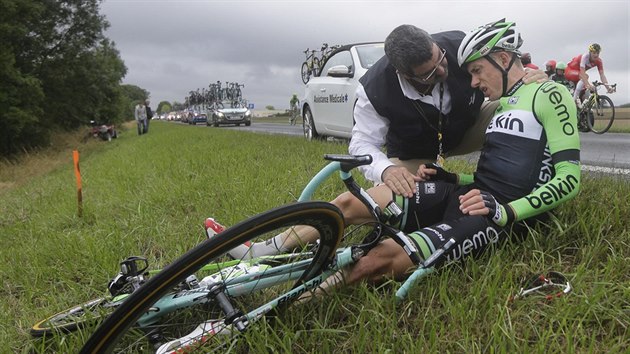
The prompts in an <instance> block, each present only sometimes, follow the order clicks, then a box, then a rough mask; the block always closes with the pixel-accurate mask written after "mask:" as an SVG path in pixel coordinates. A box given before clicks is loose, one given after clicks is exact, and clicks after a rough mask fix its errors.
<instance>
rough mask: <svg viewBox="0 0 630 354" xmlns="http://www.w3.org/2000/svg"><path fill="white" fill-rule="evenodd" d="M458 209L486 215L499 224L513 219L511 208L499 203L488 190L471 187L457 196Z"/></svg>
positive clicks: (471, 213)
mask: <svg viewBox="0 0 630 354" xmlns="http://www.w3.org/2000/svg"><path fill="white" fill-rule="evenodd" d="M459 209H460V210H461V211H462V213H464V214H468V215H488V217H489V218H491V219H492V221H494V223H495V224H497V225H499V226H505V225H507V224H508V222H511V221H513V220H514V215H513V214H512V213H511V209H510V208H509V207H508V208H505V207H504V206H503V205H501V204H499V203H498V202H497V200H496V199H495V198H494V196H493V195H492V194H490V193H488V192H485V191H480V190H479V189H472V190H470V191H469V192H468V193H466V194H464V195H460V196H459Z"/></svg>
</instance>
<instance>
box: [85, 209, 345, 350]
mask: <svg viewBox="0 0 630 354" xmlns="http://www.w3.org/2000/svg"><path fill="white" fill-rule="evenodd" d="M297 225H309V226H312V227H314V228H315V229H317V230H318V231H319V234H320V243H319V246H318V247H317V251H316V253H315V255H314V256H313V258H312V261H310V262H307V263H309V265H308V267H307V268H306V270H304V271H303V272H302V273H301V274H300V275H299V278H298V279H297V280H295V281H290V282H288V284H286V285H287V286H288V285H291V287H290V288H293V287H295V286H296V285H298V284H301V283H302V282H304V281H307V280H309V279H312V278H313V277H315V276H316V275H318V274H319V273H320V272H321V270H322V268H323V267H325V265H327V264H328V263H329V262H331V261H332V260H333V258H334V256H335V251H336V249H337V246H338V244H339V242H340V240H341V237H342V235H343V230H344V221H343V216H342V214H341V212H340V211H339V209H338V208H337V207H335V206H334V205H332V204H330V203H326V202H302V203H295V204H290V205H286V206H283V207H279V208H276V209H273V210H270V211H268V212H265V213H262V214H259V215H257V216H254V217H252V218H250V219H247V220H245V221H243V222H241V223H239V224H237V225H235V226H233V227H231V228H229V229H227V230H225V231H224V232H222V233H220V234H218V235H216V236H215V237H213V238H211V239H209V240H206V241H204V242H203V243H201V244H199V245H198V246H196V247H194V248H193V249H191V250H190V251H188V252H187V253H186V254H184V255H183V256H181V257H180V258H178V259H177V260H175V261H174V262H173V263H171V264H170V265H169V266H167V267H166V268H164V269H163V270H162V271H161V272H160V273H158V274H156V275H155V276H153V277H151V279H150V280H149V281H148V282H147V283H145V284H144V285H143V286H142V287H141V288H140V289H138V290H137V291H135V292H134V293H133V294H131V295H130V296H129V297H128V298H127V299H125V301H124V302H123V303H122V304H121V305H120V306H119V307H118V308H117V309H116V310H115V311H114V312H113V313H112V314H111V315H110V316H109V317H108V318H107V319H106V320H105V321H104V322H103V323H102V324H101V325H100V326H99V327H98V328H97V329H96V331H95V332H94V333H93V334H92V335H91V336H90V338H89V339H88V340H87V342H86V343H85V345H84V346H83V348H82V349H81V353H102V352H111V351H113V350H114V346H115V345H116V344H117V343H118V342H119V341H122V337H123V334H126V333H128V332H132V331H130V328H131V327H132V326H133V325H134V324H135V322H136V321H137V320H138V318H139V317H140V316H141V315H142V314H143V313H145V312H146V311H147V310H149V309H150V308H151V306H152V305H153V304H154V303H155V302H156V301H157V300H158V299H160V298H162V297H163V296H164V295H165V294H167V293H168V292H169V291H170V289H172V288H173V287H174V286H175V285H177V284H178V283H180V282H182V281H183V280H184V279H185V278H186V277H188V276H189V275H191V274H194V273H195V272H197V271H198V270H199V269H200V268H201V267H202V266H204V265H206V264H208V263H209V262H211V261H213V260H219V258H220V257H221V256H222V255H225V254H226V253H227V252H228V251H230V250H232V249H233V248H234V247H236V246H239V245H241V244H243V243H245V242H247V241H250V240H257V239H258V236H260V235H265V234H266V233H269V232H274V233H275V231H278V230H281V229H284V228H287V227H292V226H297ZM289 283H290V284H289ZM290 288H289V289H290ZM257 294H263V295H262V297H266V296H268V295H269V294H267V291H265V292H261V291H258V292H257ZM270 298H273V295H272V296H270V297H268V298H266V299H264V300H262V301H263V303H266V302H267V301H269V299H270ZM296 298H297V297H292V298H288V299H285V300H286V301H285V302H283V303H282V308H284V307H286V306H288V305H290V303H292V302H293V301H294V300H296ZM248 300H249V299H248ZM243 302H245V300H244V301H243ZM247 304H248V306H251V304H250V303H249V302H247ZM257 307H258V306H254V307H252V308H257ZM268 315H271V313H269V314H268ZM207 319H208V318H206V320H207ZM199 323H200V322H199V321H197V322H196V323H195V326H196V325H197V324H199ZM135 332H138V331H135ZM185 350H186V352H187V353H188V352H190V351H189V350H190V348H186V349H185ZM204 350H207V348H205V349H204ZM121 351H125V352H129V348H124V349H121Z"/></svg>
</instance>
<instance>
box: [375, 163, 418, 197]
mask: <svg viewBox="0 0 630 354" xmlns="http://www.w3.org/2000/svg"><path fill="white" fill-rule="evenodd" d="M416 181H420V178H419V177H418V176H414V175H412V174H411V173H410V172H409V171H408V170H407V169H406V168H405V167H402V166H389V167H388V168H386V169H385V171H383V182H385V184H386V185H387V186H388V187H389V189H391V190H392V191H393V192H394V193H396V194H398V195H402V196H404V197H407V198H411V197H412V196H413V195H414V193H416Z"/></svg>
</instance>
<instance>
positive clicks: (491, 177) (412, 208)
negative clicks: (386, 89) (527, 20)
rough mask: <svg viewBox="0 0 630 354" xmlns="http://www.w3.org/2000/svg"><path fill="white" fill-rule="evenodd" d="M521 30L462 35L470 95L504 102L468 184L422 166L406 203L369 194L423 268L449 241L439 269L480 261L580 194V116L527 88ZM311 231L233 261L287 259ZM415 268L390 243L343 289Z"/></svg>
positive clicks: (342, 204) (348, 275)
mask: <svg viewBox="0 0 630 354" xmlns="http://www.w3.org/2000/svg"><path fill="white" fill-rule="evenodd" d="M521 44H522V39H521V37H520V33H519V30H518V27H517V26H516V24H515V23H513V22H505V21H504V20H501V21H498V22H494V23H491V24H488V25H485V26H482V27H480V28H478V29H476V30H474V31H472V32H470V33H469V34H467V35H466V37H465V38H464V40H463V41H462V43H461V45H460V47H459V51H458V62H459V65H460V66H462V67H463V68H464V69H466V70H467V71H468V72H469V73H470V74H471V75H472V83H471V85H472V86H473V87H475V88H479V89H480V90H481V91H482V92H483V93H484V95H485V96H486V97H488V98H489V99H491V100H497V99H499V100H500V104H499V107H498V108H497V110H496V112H495V114H494V117H493V118H492V121H491V123H490V125H489V126H488V128H487V130H486V139H485V143H484V146H483V148H482V150H481V156H480V158H479V161H478V164H477V171H476V172H475V173H474V174H473V175H465V174H455V173H450V172H447V171H446V170H444V169H443V168H441V167H439V166H437V165H434V164H428V165H424V166H423V167H422V168H421V171H420V177H421V178H422V180H423V181H422V182H417V186H416V187H417V188H416V190H417V192H416V193H415V195H414V196H412V197H410V198H407V197H402V196H399V195H396V194H395V193H393V192H392V190H391V189H390V188H389V187H388V186H387V185H379V186H376V187H373V188H371V189H370V190H369V191H368V193H369V194H370V195H371V196H372V197H373V198H374V200H375V201H377V203H378V204H379V205H380V206H381V208H385V206H387V205H388V204H389V203H390V202H392V201H394V202H395V203H396V204H398V206H399V207H400V208H401V209H402V210H403V211H404V214H403V217H402V219H401V222H400V223H401V225H400V229H401V230H403V231H404V232H406V233H408V235H409V236H410V238H411V239H413V240H414V241H415V243H416V248H417V249H418V250H419V252H420V256H421V257H422V258H423V259H426V258H427V257H429V255H431V254H432V253H433V251H435V250H436V249H438V248H439V247H441V246H442V245H444V244H445V243H446V242H447V241H448V240H449V239H451V238H453V239H454V240H455V241H456V245H455V246H454V247H453V248H452V249H451V250H450V251H449V252H448V253H447V256H446V257H443V259H441V260H440V261H438V263H437V264H436V265H437V266H439V265H442V264H444V263H446V262H448V261H453V260H458V259H461V258H463V257H466V256H470V255H473V256H476V255H479V254H481V253H482V252H483V251H484V250H485V249H487V248H488V246H490V245H492V244H495V243H497V242H498V241H500V240H503V239H506V238H507V237H508V236H507V235H508V232H509V231H514V234H515V235H518V234H522V233H524V232H525V231H526V228H525V227H524V223H525V221H527V224H528V225H529V226H531V225H533V224H535V223H536V222H538V221H540V220H543V219H545V217H546V216H547V212H549V211H550V210H552V209H554V208H556V207H557V206H559V205H560V204H562V203H565V202H566V201H568V200H570V199H571V198H573V197H574V196H575V195H577V193H578V190H579V187H580V162H579V159H580V141H579V135H578V133H577V112H576V107H575V105H574V104H573V100H572V98H571V94H570V93H569V91H568V90H567V89H566V88H565V87H564V86H562V85H559V84H557V83H555V82H553V81H547V82H545V83H534V84H530V85H524V84H523V81H522V78H523V76H524V75H525V71H524V69H523V65H522V64H521V62H520V60H519V59H518V58H519V52H518V48H519V47H520V46H521ZM333 204H335V205H337V206H338V207H339V208H340V209H341V211H342V212H343V215H344V218H345V220H346V223H347V224H361V223H364V222H369V221H373V220H371V218H372V217H371V215H370V214H369V213H368V211H367V209H366V207H365V206H364V205H363V204H362V203H361V202H360V201H359V200H358V199H356V198H355V197H354V196H353V195H352V194H350V193H349V192H346V193H343V194H341V195H340V196H338V197H337V198H336V199H335V200H334V201H333ZM314 232H315V231H314V229H312V228H308V227H296V228H295V229H294V230H293V232H292V233H291V235H290V236H288V237H287V234H280V235H278V236H276V237H275V238H274V239H273V241H274V242H271V243H270V244H268V245H266V244H264V243H258V244H254V246H253V247H252V248H248V247H247V246H244V245H243V246H239V247H238V248H236V249H234V250H233V251H232V252H231V254H232V256H233V257H235V258H241V257H243V256H247V255H252V254H253V256H261V255H263V254H265V253H267V252H268V253H267V254H270V253H278V252H286V251H289V250H290V249H292V248H293V247H294V246H296V245H297V244H298V243H299V242H307V241H310V240H312V234H313V233H314ZM413 267H414V265H413V264H412V262H411V260H410V259H409V257H408V256H407V254H406V253H405V251H404V250H403V249H402V248H401V247H400V246H399V245H398V244H397V243H396V242H395V241H393V240H392V239H387V240H385V241H383V242H382V243H381V244H379V245H378V246H377V247H376V248H374V249H373V250H372V251H370V252H369V253H368V254H367V255H366V256H365V257H363V258H361V259H360V260H359V261H358V263H357V264H356V265H354V266H353V267H352V268H351V269H348V270H345V271H344V272H342V273H343V277H341V276H340V277H337V279H338V280H340V279H342V278H343V279H344V281H345V282H346V283H348V284H349V283H353V282H355V281H357V280H360V279H369V280H372V281H380V280H382V279H383V277H384V276H393V277H394V278H395V279H400V278H403V277H404V276H406V275H408V272H409V271H410V270H412V269H413Z"/></svg>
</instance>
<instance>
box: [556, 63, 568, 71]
mask: <svg viewBox="0 0 630 354" xmlns="http://www.w3.org/2000/svg"><path fill="white" fill-rule="evenodd" d="M566 68H567V64H565V63H564V62H563V61H559V62H558V63H557V64H556V70H566Z"/></svg>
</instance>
